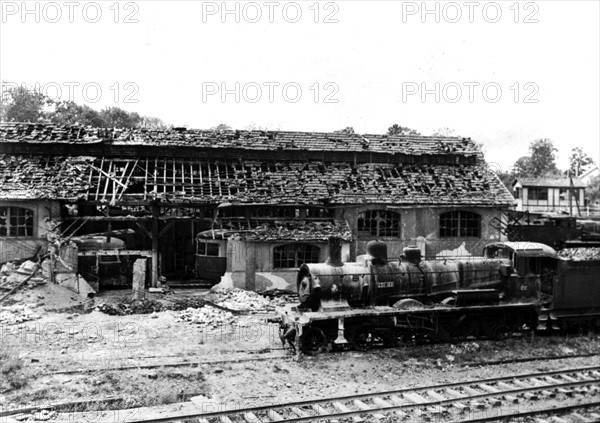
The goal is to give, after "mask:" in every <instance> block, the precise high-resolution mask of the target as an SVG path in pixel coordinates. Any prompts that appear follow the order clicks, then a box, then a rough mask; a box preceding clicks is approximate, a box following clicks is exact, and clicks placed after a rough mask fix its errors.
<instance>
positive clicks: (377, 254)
mask: <svg viewBox="0 0 600 423" xmlns="http://www.w3.org/2000/svg"><path fill="white" fill-rule="evenodd" d="M367 254H368V255H370V256H371V257H373V259H372V263H373V264H386V263H387V258H388V257H387V245H386V243H385V242H381V241H379V240H375V241H369V242H368V243H367Z"/></svg>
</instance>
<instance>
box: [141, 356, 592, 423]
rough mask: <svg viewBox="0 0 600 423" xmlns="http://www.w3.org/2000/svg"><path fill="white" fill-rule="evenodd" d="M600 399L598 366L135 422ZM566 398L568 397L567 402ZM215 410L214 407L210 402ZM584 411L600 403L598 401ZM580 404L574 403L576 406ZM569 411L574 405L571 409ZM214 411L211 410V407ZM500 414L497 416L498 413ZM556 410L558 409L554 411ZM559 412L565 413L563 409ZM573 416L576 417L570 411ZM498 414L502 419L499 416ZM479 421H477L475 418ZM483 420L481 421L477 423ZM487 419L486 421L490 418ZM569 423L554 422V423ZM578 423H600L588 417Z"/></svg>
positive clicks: (528, 408)
mask: <svg viewBox="0 0 600 423" xmlns="http://www.w3.org/2000/svg"><path fill="white" fill-rule="evenodd" d="M599 395H600V366H594V367H585V368H575V369H567V370H556V371H548V372H538V373H528V374H521V375H515V376H504V377H497V378H490V379H481V380H477V381H468V382H455V383H450V384H441V385H431V386H422V387H416V388H405V389H398V390H392V391H384V392H377V393H369V394H358V395H349V396H341V397H335V398H324V399H316V400H307V401H299V402H294V403H287V404H273V405H265V406H260V407H252V408H246V409H235V410H219V411H213V412H209V413H197V414H186V415H178V416H161V417H154V418H149V419H145V420H135V421H136V422H140V423H141V422H146V423H147V422H157V423H159V422H181V421H186V422H189V421H193V422H198V423H217V422H218V423H239V422H245V423H270V422H276V421H286V422H308V421H322V422H327V421H333V420H335V421H348V422H350V421H352V422H371V421H375V420H379V421H384V422H386V421H403V420H404V421H409V422H413V421H426V420H435V421H449V422H453V421H457V422H459V421H473V422H475V421H482V422H483V421H493V420H494V419H496V420H497V419H499V418H505V417H507V416H508V415H512V416H513V417H514V418H519V417H524V416H529V415H537V414H539V415H544V413H546V414H552V413H553V412H554V411H556V410H558V409H546V410H543V409H542V408H541V404H543V403H544V402H554V403H557V402H558V401H566V400H572V401H574V400H576V399H577V398H578V397H587V398H594V397H596V398H597V397H598V396H599ZM569 398H571V399H569ZM211 405H212V406H213V407H214V403H211ZM584 405H585V406H586V407H594V406H597V405H600V404H599V403H597V402H593V403H589V404H584ZM584 405H581V404H579V405H578V406H579V407H583V406H584ZM571 407H572V411H573V410H575V408H573V407H575V405H571ZM213 409H214V408H213ZM498 410H500V411H501V413H499V412H498ZM556 412H558V411H556ZM561 412H565V413H567V412H568V410H566V409H565V410H563V411H561ZM573 413H575V414H579V415H581V414H580V413H577V412H576V411H573ZM479 414H482V415H483V416H482V417H477V416H478V415H479ZM592 414H593V413H592ZM499 416H501V417H499ZM478 418H479V420H478ZM482 419H483V420H482ZM490 419H491V420H490ZM565 421H566V422H569V420H564V419H563V420H562V421H560V420H558V421H557V422H561V423H563V422H565ZM580 421H600V417H599V418H598V419H597V418H596V417H594V415H592V416H591V417H590V419H584V420H580Z"/></svg>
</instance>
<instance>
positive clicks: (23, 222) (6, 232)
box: [0, 207, 33, 236]
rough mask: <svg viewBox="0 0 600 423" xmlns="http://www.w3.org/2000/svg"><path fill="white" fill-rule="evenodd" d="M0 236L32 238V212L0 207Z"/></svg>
mask: <svg viewBox="0 0 600 423" xmlns="http://www.w3.org/2000/svg"><path fill="white" fill-rule="evenodd" d="M0 236H33V211H32V210H29V209H24V208H22V207H0Z"/></svg>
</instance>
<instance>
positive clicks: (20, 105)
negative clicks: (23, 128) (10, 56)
mask: <svg viewBox="0 0 600 423" xmlns="http://www.w3.org/2000/svg"><path fill="white" fill-rule="evenodd" d="M3 88H4V84H3ZM51 104H52V100H51V99H49V98H48V97H46V96H45V95H44V94H42V93H41V92H39V91H35V90H30V89H29V88H27V87H25V86H22V85H21V86H14V87H9V88H7V89H6V92H3V93H2V120H6V121H16V122H37V121H39V120H42V119H44V118H45V117H46V113H45V111H44V108H45V107H46V106H49V105H51Z"/></svg>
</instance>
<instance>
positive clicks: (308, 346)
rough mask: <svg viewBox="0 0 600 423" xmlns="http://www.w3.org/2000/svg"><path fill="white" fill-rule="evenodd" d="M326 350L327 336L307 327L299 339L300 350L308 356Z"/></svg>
mask: <svg viewBox="0 0 600 423" xmlns="http://www.w3.org/2000/svg"><path fill="white" fill-rule="evenodd" d="M326 348H327V336H325V333H323V331H322V330H321V329H319V328H316V327H308V328H306V329H304V333H303V334H302V336H301V337H300V349H301V350H302V352H303V353H305V354H308V355H317V354H320V353H322V352H323V351H325V349H326Z"/></svg>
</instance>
